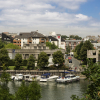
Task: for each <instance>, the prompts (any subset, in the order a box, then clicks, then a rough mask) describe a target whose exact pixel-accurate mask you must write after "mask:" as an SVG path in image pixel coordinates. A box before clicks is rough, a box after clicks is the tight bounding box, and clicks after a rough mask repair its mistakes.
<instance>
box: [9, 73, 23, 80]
mask: <svg viewBox="0 0 100 100" xmlns="http://www.w3.org/2000/svg"><path fill="white" fill-rule="evenodd" d="M11 79H12V80H17V81H20V80H22V79H23V74H15V76H11Z"/></svg>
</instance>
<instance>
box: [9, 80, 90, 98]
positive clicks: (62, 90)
mask: <svg viewBox="0 0 100 100" xmlns="http://www.w3.org/2000/svg"><path fill="white" fill-rule="evenodd" d="M26 84H30V83H28V82H26ZM39 84H40V86H41V95H42V98H41V99H40V100H72V99H71V98H70V97H71V95H77V96H79V97H82V94H84V93H85V92H86V89H87V86H88V84H89V82H88V81H86V80H80V81H78V82H73V83H68V84H58V83H56V82H45V83H42V82H39ZM20 85H21V82H20V81H15V82H14V81H11V82H9V84H8V86H9V88H10V93H12V94H14V93H15V92H16V91H17V89H18V87H19V86H20Z"/></svg>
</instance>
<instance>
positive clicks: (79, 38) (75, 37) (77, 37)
mask: <svg viewBox="0 0 100 100" xmlns="http://www.w3.org/2000/svg"><path fill="white" fill-rule="evenodd" d="M69 38H73V39H76V40H81V39H82V38H81V37H79V36H78V35H70V37H69Z"/></svg>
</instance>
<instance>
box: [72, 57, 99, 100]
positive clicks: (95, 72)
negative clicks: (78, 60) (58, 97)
mask: <svg viewBox="0 0 100 100" xmlns="http://www.w3.org/2000/svg"><path fill="white" fill-rule="evenodd" d="M87 62H88V66H84V67H83V68H84V71H83V72H82V74H83V75H85V76H86V77H87V79H88V80H89V81H90V82H89V83H90V84H89V85H88V88H87V90H86V93H85V94H84V97H83V98H79V97H78V96H75V95H73V96H72V97H71V98H72V100H100V65H99V64H97V63H93V61H92V59H91V60H88V61H87Z"/></svg>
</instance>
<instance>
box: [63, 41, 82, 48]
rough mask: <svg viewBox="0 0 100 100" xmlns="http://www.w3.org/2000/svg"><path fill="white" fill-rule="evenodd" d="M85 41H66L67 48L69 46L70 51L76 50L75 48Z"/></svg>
mask: <svg viewBox="0 0 100 100" xmlns="http://www.w3.org/2000/svg"><path fill="white" fill-rule="evenodd" d="M82 41H83V40H65V42H66V47H67V46H69V47H70V50H73V49H75V47H76V46H77V45H78V44H80V42H82Z"/></svg>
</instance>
